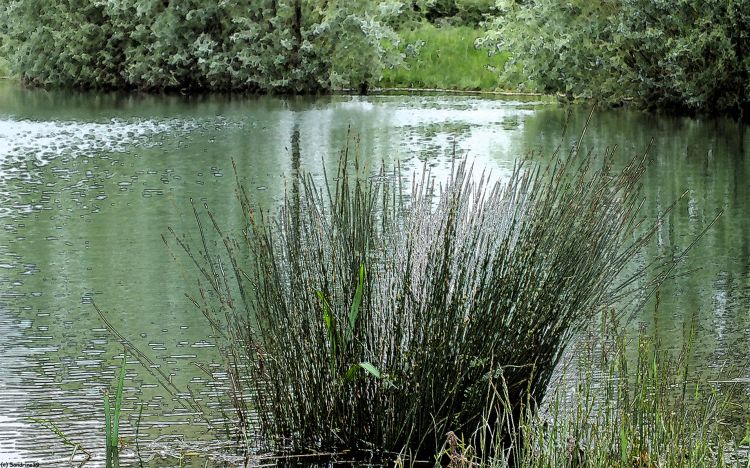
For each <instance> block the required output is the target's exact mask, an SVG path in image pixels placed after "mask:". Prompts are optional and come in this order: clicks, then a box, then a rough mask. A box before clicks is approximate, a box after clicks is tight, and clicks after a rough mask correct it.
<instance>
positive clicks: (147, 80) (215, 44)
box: [0, 0, 402, 92]
mask: <svg viewBox="0 0 750 468" xmlns="http://www.w3.org/2000/svg"><path fill="white" fill-rule="evenodd" d="M401 7H402V5H401V4H400V3H389V2H384V3H381V2H354V3H353V2H344V1H338V0H331V1H328V2H317V1H311V0H238V1H233V2H228V1H219V2H217V1H214V0H184V1H179V2H176V1H169V0H111V1H107V2H102V1H98V0H11V1H10V2H8V4H7V5H6V6H5V7H4V10H3V11H2V18H0V19H3V21H2V22H3V23H4V24H6V25H7V26H6V27H7V31H6V34H7V41H6V44H5V46H4V50H5V53H6V54H7V55H8V59H9V61H10V64H11V67H12V68H13V71H14V72H15V73H16V74H17V75H18V76H20V77H21V78H22V79H23V80H24V81H26V82H28V83H31V84H35V85H42V86H70V87H80V88H137V89H145V90H161V89H175V90H184V89H212V90H251V91H262V92H316V91H320V90H326V89H329V88H331V87H332V86H337V85H338V86H359V85H361V84H363V83H365V84H366V83H367V82H368V81H370V80H373V79H377V78H379V76H380V73H381V71H382V69H383V68H384V67H385V66H390V65H393V64H394V63H396V62H397V61H398V59H399V55H398V53H397V52H396V49H395V45H396V44H397V43H398V40H397V38H396V36H395V33H393V30H392V29H390V27H388V26H387V25H386V24H385V23H384V21H385V20H386V19H387V16H388V15H397V14H399V12H400V8H401Z"/></svg>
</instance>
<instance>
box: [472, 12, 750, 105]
mask: <svg viewBox="0 0 750 468" xmlns="http://www.w3.org/2000/svg"><path fill="white" fill-rule="evenodd" d="M498 3H499V5H500V14H499V16H497V17H496V18H495V19H494V20H493V22H492V24H491V26H490V31H489V32H488V34H487V35H486V36H485V37H484V38H483V39H482V41H481V45H483V46H485V47H487V48H488V49H489V50H490V51H491V52H494V51H498V50H506V51H509V52H510V53H511V54H512V58H511V60H509V61H508V63H507V66H506V69H505V70H504V71H503V78H504V79H505V80H506V82H512V83H516V84H518V85H520V86H522V87H524V86H525V87H531V88H533V89H536V90H539V91H542V92H549V93H564V94H567V95H569V96H573V95H576V96H583V97H591V98H596V99H599V100H601V101H604V102H608V103H612V104H620V103H623V102H626V101H630V100H632V101H634V102H635V103H636V104H637V105H639V106H641V107H645V108H650V109H669V110H675V111H680V112H689V113H694V112H707V113H729V114H734V115H738V116H742V115H744V114H745V111H746V110H747V109H748V95H749V94H748V80H747V77H748V70H749V69H750V61H748V58H747V53H746V52H745V51H746V50H748V46H750V42H749V41H750V20H749V19H748V18H750V3H748V2H746V1H743V0H709V1H703V0H569V1H565V2H559V1H553V0H528V1H525V2H520V1H515V0H502V1H501V2H498Z"/></svg>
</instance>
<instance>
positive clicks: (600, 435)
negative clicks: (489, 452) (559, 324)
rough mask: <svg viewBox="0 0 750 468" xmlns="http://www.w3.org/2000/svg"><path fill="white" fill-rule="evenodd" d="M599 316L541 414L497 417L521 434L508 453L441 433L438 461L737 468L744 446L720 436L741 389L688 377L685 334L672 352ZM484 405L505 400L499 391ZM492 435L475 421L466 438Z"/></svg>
mask: <svg viewBox="0 0 750 468" xmlns="http://www.w3.org/2000/svg"><path fill="white" fill-rule="evenodd" d="M609 315H610V314H604V317H605V319H604V320H602V323H601V326H592V327H590V328H589V329H588V330H586V332H585V335H586V336H585V339H582V340H580V341H578V342H576V344H574V345H573V346H572V347H573V349H572V350H570V352H569V353H568V358H569V359H567V360H566V361H565V364H564V365H563V366H561V367H562V369H560V370H559V371H558V372H556V377H555V378H554V379H553V380H554V381H553V382H552V383H551V385H550V386H551V391H550V392H549V393H550V395H548V396H547V398H546V399H545V402H544V404H542V405H540V406H541V408H536V407H533V406H528V407H527V408H526V411H524V413H523V414H522V415H521V418H520V420H518V421H508V420H506V421H503V424H505V426H506V427H512V428H513V430H515V431H518V432H520V433H523V434H524V435H525V437H523V438H518V439H516V444H514V445H513V446H512V450H508V449H507V447H499V448H498V450H496V452H495V454H494V456H492V457H488V456H482V454H481V452H479V451H478V450H477V448H476V447H474V446H472V445H470V444H468V443H466V442H465V441H464V440H461V439H459V438H458V437H456V436H455V434H449V435H447V436H446V437H445V442H444V445H443V447H442V449H441V450H440V452H438V457H439V458H440V459H441V461H442V462H443V464H444V465H445V464H448V465H449V466H486V467H506V466H508V461H509V458H510V456H511V454H513V455H514V456H515V459H514V460H515V462H516V465H517V466H519V467H524V468H534V467H556V466H559V467H592V468H594V467H623V468H624V467H643V468H647V467H674V468H677V467H680V468H681V467H688V466H693V467H708V466H712V467H714V466H715V467H729V466H733V467H737V468H739V467H746V466H747V464H748V456H747V454H748V450H747V447H742V445H743V442H739V444H737V443H736V441H737V440H738V439H737V438H735V437H734V436H733V435H732V434H731V433H730V432H729V431H727V419H728V418H729V417H730V416H731V414H732V411H736V407H735V408H733V406H735V405H736V403H737V401H736V399H735V397H736V395H737V394H736V393H735V392H736V391H741V388H740V387H741V386H740V385H739V384H737V383H734V384H733V383H732V382H733V381H732V380H731V379H730V380H723V381H722V382H721V383H720V382H713V383H710V382H706V381H689V380H688V377H687V376H688V366H689V362H690V356H691V354H692V349H693V341H692V338H688V340H687V342H686V344H685V345H684V346H683V348H682V349H681V350H679V351H676V352H672V351H668V350H664V349H660V347H659V346H658V345H657V343H656V341H655V340H654V339H653V338H652V337H650V336H649V335H647V334H646V333H644V332H641V334H640V336H638V337H637V339H635V340H628V339H626V338H625V337H624V336H623V335H621V334H619V330H620V327H619V325H618V324H617V323H616V321H613V320H611V319H610V318H608V316H609ZM735 382H736V381H735ZM494 404H495V405H498V406H500V407H505V406H506V405H507V404H508V402H507V400H506V398H505V396H504V395H503V392H502V389H498V391H497V393H496V395H495V398H494ZM494 429H495V428H492V427H490V426H488V425H485V426H484V427H483V428H482V430H481V431H480V434H481V435H480V436H478V437H477V438H476V439H478V440H484V439H490V440H493V441H494V443H496V444H502V439H501V438H498V437H496V436H497V431H495V430H494ZM744 445H746V444H744Z"/></svg>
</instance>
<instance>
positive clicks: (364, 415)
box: [175, 145, 653, 455]
mask: <svg viewBox="0 0 750 468" xmlns="http://www.w3.org/2000/svg"><path fill="white" fill-rule="evenodd" d="M579 146H580V145H578V146H576V147H575V148H574V149H573V150H572V151H571V152H570V153H569V154H555V155H553V158H552V160H551V161H550V162H549V163H548V164H547V165H546V166H538V165H534V164H531V163H530V162H528V161H526V162H524V163H519V164H518V165H517V166H516V168H515V169H514V171H513V173H512V175H511V177H510V179H509V180H507V181H505V182H502V183H501V182H497V183H490V182H489V179H488V177H486V176H485V175H484V174H481V175H478V174H476V173H475V172H474V171H473V170H472V168H471V167H470V166H469V165H467V163H466V162H465V161H463V162H457V163H455V165H454V167H453V169H452V171H451V175H450V178H449V180H448V181H446V182H445V184H440V185H438V184H437V183H436V182H435V181H434V179H433V178H432V177H431V176H430V175H429V173H426V174H424V175H423V176H422V177H421V179H418V180H417V179H415V180H414V181H413V183H412V184H411V189H404V188H403V184H402V181H403V179H404V178H403V176H402V174H401V173H400V171H399V170H398V169H395V170H388V169H387V168H385V167H383V168H382V169H381V170H380V172H379V174H377V176H376V177H370V176H371V174H365V173H363V171H362V170H360V168H359V167H358V158H357V157H352V156H351V155H350V153H349V150H348V149H345V150H344V151H343V152H342V155H341V159H340V163H339V168H338V170H337V172H336V174H335V177H334V178H328V177H326V182H325V183H324V184H323V185H318V183H316V182H315V181H314V179H313V177H312V176H311V175H310V174H300V175H298V176H295V178H294V179H293V180H292V190H290V191H289V192H287V195H286V198H285V200H284V203H283V206H282V207H281V209H280V211H279V213H278V214H276V215H271V214H269V213H267V212H264V211H262V210H257V209H255V208H254V207H253V205H252V201H251V200H250V199H249V198H248V197H247V195H246V193H245V192H244V190H243V189H242V187H241V185H239V183H238V194H239V198H240V201H241V203H242V207H243V212H244V213H245V216H246V219H245V221H246V229H245V230H244V232H243V235H242V237H241V238H233V237H231V236H229V235H226V234H225V233H224V232H223V231H222V229H221V228H220V227H219V224H218V222H217V221H216V219H215V218H214V216H213V214H212V213H211V211H210V210H208V209H207V215H208V218H209V220H210V222H211V225H212V228H213V229H206V228H205V227H204V224H203V222H202V221H201V219H202V217H201V216H199V215H198V213H197V212H196V218H197V219H198V222H199V228H200V235H201V241H200V244H199V246H198V248H197V249H195V248H191V246H190V245H189V244H188V243H186V242H184V241H183V240H181V239H180V238H179V237H177V236H175V240H176V241H177V242H178V243H179V245H180V246H181V247H182V248H183V249H185V251H186V252H187V253H188V255H189V257H190V258H191V259H192V261H193V262H194V264H195V267H196V271H197V272H198V275H199V277H200V278H201V281H200V283H199V284H200V285H199V288H198V292H197V294H196V295H194V296H191V300H192V301H193V303H194V304H195V305H196V306H197V307H198V308H199V309H200V310H201V311H202V312H203V313H204V315H205V316H206V317H207V319H208V323H209V324H210V325H211V327H212V329H213V335H214V336H215V337H216V338H217V340H218V342H219V348H220V349H221V350H222V354H223V357H224V359H225V363H226V366H227V369H228V370H229V374H230V381H231V383H232V393H231V400H232V403H233V404H234V406H235V408H236V412H237V413H236V416H237V417H236V420H237V422H238V428H239V433H240V434H241V437H242V439H243V441H244V442H245V443H246V444H249V445H251V446H253V447H255V448H256V449H259V450H263V451H270V452H276V453H279V452H283V453H304V452H309V451H337V450H343V449H347V450H367V451H376V452H399V451H401V450H402V449H403V450H407V451H410V452H412V453H421V454H430V455H432V454H434V453H435V451H436V450H437V449H438V448H439V447H440V446H441V444H442V442H443V441H444V440H445V434H446V433H448V432H449V431H451V432H452V433H453V434H454V435H455V436H456V438H457V440H465V441H466V443H468V444H473V445H475V446H477V447H479V448H480V449H483V450H485V451H487V449H488V447H490V446H491V445H492V442H491V441H486V442H485V443H484V444H482V445H480V444H479V443H478V440H476V439H477V434H478V433H479V432H478V429H481V428H482V427H484V426H492V427H493V428H494V427H495V426H497V425H498V424H502V423H503V422H507V421H515V422H518V421H520V420H521V416H522V415H523V414H524V411H526V409H527V407H528V406H529V405H530V404H531V402H536V401H541V400H542V398H543V397H544V395H545V392H546V389H547V387H548V384H549V382H550V377H551V375H552V373H553V370H554V369H555V367H556V365H557V364H558V362H559V360H560V358H561V356H562V353H563V351H564V349H565V348H566V346H567V344H568V343H569V342H570V340H571V337H573V336H574V334H575V333H577V332H578V331H579V330H580V329H581V327H583V326H584V325H585V324H586V323H588V322H589V321H590V320H591V319H592V318H593V317H595V316H596V314H597V313H599V312H600V311H602V310H603V309H604V308H606V307H608V306H609V305H611V304H612V303H614V302H615V301H618V300H621V299H622V298H623V297H624V296H625V295H626V294H627V292H628V291H629V290H630V289H632V288H633V287H634V285H635V284H636V283H637V282H638V281H639V279H641V278H645V275H646V270H644V269H639V270H637V271H636V272H635V273H628V272H627V271H626V269H627V268H628V267H629V265H630V261H631V259H632V258H633V257H634V256H635V255H636V254H637V253H638V252H639V251H640V249H641V247H642V246H643V245H644V243H645V242H647V240H648V239H649V237H650V236H651V235H652V234H653V229H652V228H650V227H644V226H642V225H641V224H640V223H641V221H642V219H641V218H640V217H639V207H640V203H641V200H640V198H639V195H638V184H639V179H640V177H641V175H642V173H643V171H644V164H645V162H644V161H645V157H638V158H634V159H633V160H631V161H630V162H629V163H628V164H626V165H625V167H624V168H623V169H622V170H618V171H614V170H613V169H612V166H611V160H612V154H611V153H610V152H607V153H606V154H605V155H603V156H601V157H594V156H593V155H592V154H582V153H579V152H578V150H577V148H578V147H579ZM216 241H218V242H216ZM222 244H223V248H222V249H219V250H217V248H216V247H215V246H216V245H222ZM355 309H356V313H355V314H353V311H354V310H355ZM498 389H502V396H503V401H504V402H505V404H504V405H496V404H492V403H493V401H494V398H495V397H496V395H497V394H498V391H499V390H498ZM488 408H489V410H488ZM499 432H500V433H502V435H503V440H504V443H505V444H507V445H508V446H511V445H513V444H517V443H519V442H518V441H517V440H514V439H515V438H517V437H518V435H519V434H520V432H519V431H517V430H515V429H514V428H513V427H511V426H507V427H506V426H502V428H501V430H500V431H499ZM489 451H490V452H491V450H489Z"/></svg>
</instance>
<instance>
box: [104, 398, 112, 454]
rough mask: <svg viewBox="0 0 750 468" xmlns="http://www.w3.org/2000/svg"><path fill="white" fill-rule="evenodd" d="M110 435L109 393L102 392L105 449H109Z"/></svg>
mask: <svg viewBox="0 0 750 468" xmlns="http://www.w3.org/2000/svg"><path fill="white" fill-rule="evenodd" d="M111 434H112V416H111V411H110V406H109V391H108V390H105V391H104V438H105V440H106V445H107V448H109V447H110V440H111Z"/></svg>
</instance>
